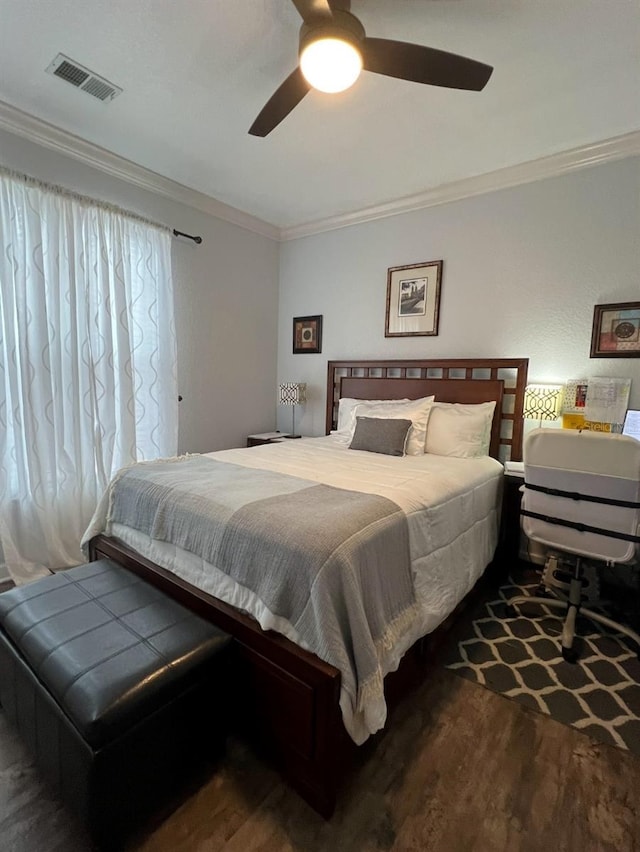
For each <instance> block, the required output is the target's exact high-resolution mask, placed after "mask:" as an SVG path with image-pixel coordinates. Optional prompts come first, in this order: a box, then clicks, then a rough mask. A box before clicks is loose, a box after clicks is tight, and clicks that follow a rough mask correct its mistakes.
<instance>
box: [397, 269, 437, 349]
mask: <svg viewBox="0 0 640 852" xmlns="http://www.w3.org/2000/svg"><path fill="white" fill-rule="evenodd" d="M441 279H442V261H441V260H431V261H429V262H428V263H412V264H409V265H408V266H392V267H390V269H389V270H388V272H387V311H386V317H385V327H384V336H385V337H418V336H428V335H433V336H435V335H437V334H438V313H439V308H440V286H441Z"/></svg>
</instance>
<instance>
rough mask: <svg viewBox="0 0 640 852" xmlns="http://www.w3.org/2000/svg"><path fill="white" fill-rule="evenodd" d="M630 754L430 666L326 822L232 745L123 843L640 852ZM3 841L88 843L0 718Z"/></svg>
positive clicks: (250, 850)
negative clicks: (165, 811)
mask: <svg viewBox="0 0 640 852" xmlns="http://www.w3.org/2000/svg"><path fill="white" fill-rule="evenodd" d="M639 791H640V760H639V759H638V758H636V757H634V756H633V755H631V754H630V753H628V752H624V751H621V750H619V749H617V748H614V747H611V746H605V745H601V744H598V743H595V742H594V741H592V740H591V739H589V738H588V737H587V736H586V735H585V734H582V733H580V732H579V731H576V730H574V729H572V728H569V727H566V726H564V725H562V724H560V723H558V722H554V721H552V720H551V719H549V718H547V717H545V716H542V715H540V714H538V713H536V712H534V711H531V710H529V709H527V708H525V707H522V706H521V705H519V704H517V703H516V702H514V701H510V700H509V699H507V698H504V697H501V696H499V695H495V694H493V693H491V692H489V691H488V690H486V689H484V688H483V687H481V686H478V685H477V684H474V683H471V682H469V681H466V680H464V679H463V678H460V677H458V676H456V675H455V674H454V673H452V672H450V671H447V670H443V669H442V668H434V669H433V670H432V671H431V673H430V674H429V675H428V676H427V678H426V679H425V682H424V684H423V685H422V686H421V687H420V689H419V690H418V691H417V692H416V693H414V694H413V695H412V696H410V697H409V698H408V699H407V700H405V701H404V702H403V703H402V704H401V705H400V706H399V707H397V708H396V710H395V711H394V713H393V716H392V720H391V725H390V728H389V731H388V733H386V734H384V735H383V736H382V737H380V738H378V739H377V741H376V742H374V743H372V744H371V745H365V746H364V747H363V749H362V750H361V753H360V754H359V759H358V765H357V766H356V767H355V769H354V771H353V773H352V774H351V776H350V777H349V779H348V781H347V783H346V785H345V787H344V789H343V790H342V795H341V799H340V804H339V807H338V809H337V811H336V813H335V815H334V817H333V819H332V820H331V821H330V822H325V821H324V820H322V819H321V818H320V817H318V816H317V815H316V814H315V813H314V812H313V811H312V810H311V809H310V808H308V807H307V806H306V805H305V804H304V802H302V801H301V800H300V799H299V798H298V797H297V796H296V794H295V793H293V792H291V791H290V790H289V789H288V788H287V787H286V786H285V785H284V784H283V783H282V782H281V781H280V779H279V777H278V776H277V774H275V773H274V772H273V771H272V770H271V769H270V768H269V767H267V766H265V765H264V764H263V763H261V762H260V761H259V760H258V759H257V758H256V757H254V756H253V754H252V753H251V752H250V751H249V749H248V748H246V747H245V746H244V745H243V744H242V743H240V742H237V741H231V742H230V743H229V749H228V753H227V756H226V757H225V758H224V760H223V762H222V763H221V764H220V765H219V766H218V767H217V768H216V770H215V771H214V772H212V774H211V775H210V776H209V777H205V778H203V779H202V785H201V786H200V788H199V789H197V790H194V791H193V793H192V795H191V796H190V797H188V798H187V799H186V800H185V801H183V803H182V804H180V805H179V806H178V807H177V809H176V810H174V811H173V813H171V814H169V815H168V816H166V818H165V819H164V821H161V820H160V819H158V820H157V824H156V825H155V826H149V827H148V828H147V829H146V830H145V832H144V833H142V834H141V836H139V837H137V838H133V839H132V840H131V842H130V843H129V844H128V846H127V852H139V850H144V851H145V852H160V851H161V852H168V850H171V852H216V850H225V851H226V852H231V850H234V852H254V850H255V852H257V850H260V852H285V850H296V852H298V850H300V852H302V850H304V852H314V850H329V852H349V850H354V852H369V850H371V852H373V850H407V851H408V850H415V852H431V851H432V850H433V852H436V850H437V852H463V851H464V852H466V850H473V852H485V850H486V852H489V850H491V852H499V851H500V850H518V852H520V850H522V852H525V850H526V852H534V851H535V852H542V850H545V852H546V850H576V852H596V850H597V852H606V850H612V852H614V850H615V852H626V850H629V852H631V850H638V849H640V808H639V807H638V793H639ZM0 848H2V850H3V852H54V850H55V852H85V850H86V849H87V848H88V846H87V843H86V840H85V839H84V837H83V835H82V834H81V833H80V831H79V830H78V829H77V827H75V825H74V823H73V821H72V819H71V818H70V817H69V816H68V815H67V814H66V813H65V811H64V810H63V809H62V808H61V806H60V805H58V803H57V801H56V799H55V797H53V796H52V794H51V793H50V792H49V791H48V790H46V789H45V788H43V787H42V786H41V785H40V783H39V781H38V779H37V774H36V773H35V772H34V770H33V769H32V768H31V767H30V765H29V763H28V759H27V758H26V756H25V754H24V752H23V750H22V747H21V746H20V744H19V743H17V742H16V741H15V738H14V737H13V736H12V735H11V733H10V732H9V730H8V728H7V725H6V721H5V720H4V718H3V717H2V715H1V714H0Z"/></svg>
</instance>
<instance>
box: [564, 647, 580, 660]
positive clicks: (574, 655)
mask: <svg viewBox="0 0 640 852" xmlns="http://www.w3.org/2000/svg"><path fill="white" fill-rule="evenodd" d="M562 657H563V659H564V660H566V662H567V663H577V662H578V652H577V651H576V650H574V649H573V648H564V647H563V649H562Z"/></svg>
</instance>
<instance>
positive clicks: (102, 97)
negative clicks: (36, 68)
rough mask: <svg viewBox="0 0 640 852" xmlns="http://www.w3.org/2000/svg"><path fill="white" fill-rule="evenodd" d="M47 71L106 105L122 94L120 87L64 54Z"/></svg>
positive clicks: (60, 54)
mask: <svg viewBox="0 0 640 852" xmlns="http://www.w3.org/2000/svg"><path fill="white" fill-rule="evenodd" d="M46 70H47V73H49V74H53V76H54V77H60V79H61V80H66V82H67V83H71V85H72V86H75V87H76V88H77V89H82V91H83V92H86V93H87V94H88V95H92V96H93V97H94V98H98V100H99V101H104V102H105V103H108V102H109V101H112V100H113V99H114V98H116V97H117V96H118V95H119V94H121V93H122V89H121V88H120V87H119V86H114V84H113V83H110V82H109V81H108V80H105V79H104V77H100V76H99V75H98V74H94V72H93V71H90V70H89V69H88V68H85V67H84V66H83V65H80V63H79V62H76V61H75V59H69V57H68V56H65V55H64V54H63V53H59V54H58V55H57V56H56V58H55V59H54V60H53V62H52V63H51V65H49V67H48V68H47V69H46Z"/></svg>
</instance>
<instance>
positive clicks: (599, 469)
mask: <svg viewBox="0 0 640 852" xmlns="http://www.w3.org/2000/svg"><path fill="white" fill-rule="evenodd" d="M523 459H524V475H525V491H524V495H523V499H522V509H523V510H524V511H525V512H533V513H535V514H536V515H542V516H544V517H549V518H554V519H560V520H563V521H566V522H569V523H576V524H582V525H585V526H586V527H591V528H592V529H595V530H598V529H599V530H607V531H611V532H616V533H621V534H622V535H628V536H635V537H637V536H638V535H639V534H640V533H639V531H640V441H636V440H635V439H634V438H628V437H626V436H624V435H608V434H602V433H597V432H578V431H574V430H569V429H544V428H539V429H534V430H533V431H531V432H530V433H529V434H528V435H527V436H526V437H525V441H524V447H523ZM527 484H528V485H530V486H534V487H533V488H532V487H529V488H527V487H526V485H527ZM535 487H538V488H542V489H551V490H557V491H561V492H569V494H571V495H574V496H566V495H561V494H552V493H551V494H550V493H548V492H547V491H546V490H536V488H535ZM577 495H582V496H583V497H597V498H601V499H602V500H604V501H607V500H613V501H618V502H621V503H627V504H632V505H630V506H620V505H615V504H611V503H607V502H593V501H590V500H587V499H576V496H577ZM633 504H635V505H633ZM522 528H523V530H524V532H525V534H526V535H527V536H528V537H529V538H531V539H533V540H534V541H539V542H541V543H542V544H546V545H548V546H549V547H552V548H556V549H558V550H564V551H567V552H569V553H574V554H578V555H582V556H586V557H589V558H591V559H597V560H601V561H604V562H632V561H633V560H634V558H635V555H636V552H637V549H638V544H637V542H633V541H629V540H625V539H624V538H615V537H612V536H607V535H602V534H598V533H597V532H593V531H591V530H589V529H586V530H579V529H576V528H574V527H571V526H564V525H562V524H557V523H551V522H549V521H546V520H543V519H541V518H537V517H532V516H529V515H526V514H525V515H523V522H522Z"/></svg>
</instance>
